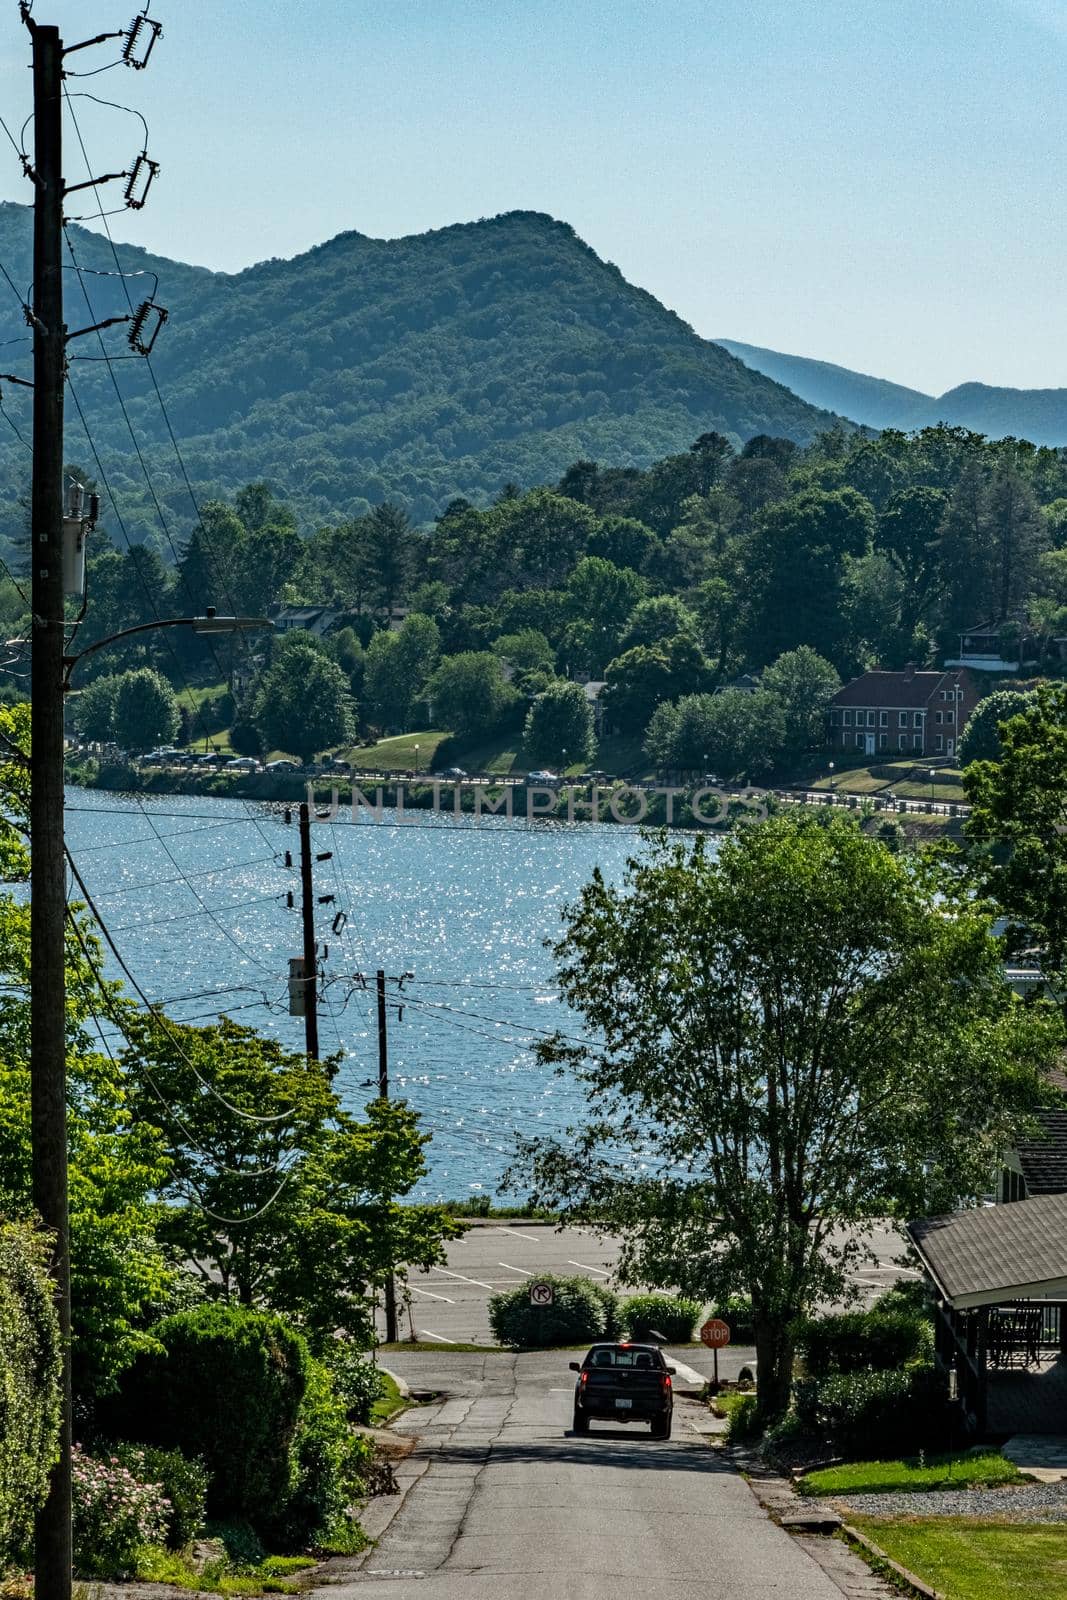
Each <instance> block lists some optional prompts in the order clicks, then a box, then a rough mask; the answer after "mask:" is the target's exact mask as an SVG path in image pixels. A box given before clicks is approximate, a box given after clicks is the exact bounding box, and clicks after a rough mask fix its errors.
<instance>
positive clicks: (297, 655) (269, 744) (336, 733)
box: [253, 632, 355, 763]
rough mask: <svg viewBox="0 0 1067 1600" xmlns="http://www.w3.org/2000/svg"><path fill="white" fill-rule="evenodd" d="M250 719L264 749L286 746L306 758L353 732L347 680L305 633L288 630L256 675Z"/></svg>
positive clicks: (350, 735)
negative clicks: (257, 686)
mask: <svg viewBox="0 0 1067 1600" xmlns="http://www.w3.org/2000/svg"><path fill="white" fill-rule="evenodd" d="M253 718H254V721H255V724H256V727H257V728H258V729H259V735H260V738H261V739H262V741H263V745H264V748H265V749H267V750H287V751H289V752H290V754H292V755H295V756H299V757H300V759H301V761H303V762H305V763H306V762H309V761H311V759H312V758H313V757H314V756H315V755H316V754H317V752H318V751H320V750H328V749H330V748H331V747H332V746H334V745H339V744H345V743H347V742H348V741H349V740H350V739H351V738H352V737H353V734H354V731H355V720H354V706H353V703H352V696H351V694H350V693H349V689H348V679H347V678H346V677H345V674H344V673H343V672H342V670H341V668H340V667H339V666H338V665H337V663H336V661H331V660H330V659H329V658H328V657H327V656H326V655H325V654H324V653H323V651H322V650H320V649H319V648H318V646H317V645H316V644H315V643H314V641H313V640H312V639H311V638H310V637H309V636H308V635H307V634H304V633H297V632H294V633H289V634H286V636H285V638H284V639H283V640H282V641H281V643H280V644H279V645H278V647H277V649H276V650H275V653H274V660H273V662H272V663H271V665H270V666H269V667H268V669H267V671H266V672H265V673H264V674H263V677H262V678H261V679H260V684H259V689H258V690H257V692H256V698H255V702H254V706H253Z"/></svg>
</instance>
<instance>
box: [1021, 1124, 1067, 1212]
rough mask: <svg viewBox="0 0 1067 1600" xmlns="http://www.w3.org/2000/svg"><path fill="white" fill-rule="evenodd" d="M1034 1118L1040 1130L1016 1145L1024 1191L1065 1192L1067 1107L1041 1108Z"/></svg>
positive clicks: (1029, 1192)
mask: <svg viewBox="0 0 1067 1600" xmlns="http://www.w3.org/2000/svg"><path fill="white" fill-rule="evenodd" d="M1036 1120H1037V1121H1038V1122H1039V1123H1040V1125H1041V1132H1040V1134H1035V1136H1034V1137H1033V1138H1032V1139H1020V1140H1019V1143H1018V1144H1017V1145H1016V1147H1015V1148H1016V1153H1017V1155H1018V1157H1019V1165H1020V1166H1021V1167H1022V1169H1023V1177H1024V1178H1025V1179H1026V1188H1027V1192H1028V1194H1030V1195H1031V1196H1033V1195H1039V1194H1067V1111H1041V1112H1039V1113H1038V1115H1037V1118H1036Z"/></svg>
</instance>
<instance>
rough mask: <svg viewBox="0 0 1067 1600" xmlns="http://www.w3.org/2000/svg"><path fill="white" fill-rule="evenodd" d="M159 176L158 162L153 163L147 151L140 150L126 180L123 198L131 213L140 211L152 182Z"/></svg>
mask: <svg viewBox="0 0 1067 1600" xmlns="http://www.w3.org/2000/svg"><path fill="white" fill-rule="evenodd" d="M158 174H159V162H158V161H153V160H152V158H151V156H150V155H149V154H148V151H147V150H142V151H141V153H140V155H139V156H138V157H137V160H136V161H135V162H134V164H133V166H132V167H131V168H130V172H129V176H128V177H127V179H126V188H125V190H124V191H123V198H124V199H125V201H126V204H127V206H128V207H129V209H130V210H131V211H140V210H141V208H142V207H143V205H144V203H145V201H146V200H147V199H148V191H149V189H151V187H152V181H153V179H154V178H156V177H157V176H158Z"/></svg>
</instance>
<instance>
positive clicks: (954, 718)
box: [830, 665, 979, 758]
mask: <svg viewBox="0 0 1067 1600" xmlns="http://www.w3.org/2000/svg"><path fill="white" fill-rule="evenodd" d="M978 700H979V693H978V687H977V685H976V683H975V681H974V679H973V678H972V676H971V674H970V672H969V671H968V670H967V668H965V667H957V668H954V669H951V670H946V671H940V670H938V669H936V668H935V669H934V670H932V671H929V672H927V671H920V670H919V669H918V668H916V667H915V666H913V665H909V666H907V667H904V668H903V670H902V671H900V672H883V671H881V670H879V669H876V670H874V671H872V672H865V673H863V675H862V676H861V677H859V678H853V679H852V680H851V682H850V683H846V684H845V685H844V686H843V687H842V688H840V689H839V690H838V691H837V693H836V694H835V695H834V697H833V699H832V700H831V702H830V744H831V746H832V748H833V749H835V750H841V751H844V752H847V753H848V754H849V755H852V756H855V755H864V756H876V755H885V756H886V757H887V758H888V757H889V756H891V755H913V756H919V757H924V758H928V757H930V756H954V755H955V754H956V751H957V749H958V747H959V741H960V735H961V734H962V732H963V730H964V728H965V727H966V726H967V720H968V718H969V717H970V715H971V712H972V711H973V710H974V708H975V706H976V705H977V704H978Z"/></svg>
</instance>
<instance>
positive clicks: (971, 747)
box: [958, 689, 1036, 767]
mask: <svg viewBox="0 0 1067 1600" xmlns="http://www.w3.org/2000/svg"><path fill="white" fill-rule="evenodd" d="M1034 705H1036V697H1035V694H1034V691H1033V690H1030V689H996V690H994V692H993V693H992V694H987V695H986V697H985V699H984V700H980V701H979V703H978V705H977V706H976V707H975V709H974V710H973V711H972V712H971V714H970V716H969V717H968V719H967V726H966V727H965V728H964V730H963V734H962V736H961V738H960V746H959V752H958V754H959V763H960V766H961V767H969V766H970V765H971V763H972V762H973V761H999V760H1000V758H1001V755H1002V753H1003V752H1002V750H1001V744H1000V725H1001V723H1003V722H1008V721H1010V719H1011V718H1012V717H1017V716H1018V715H1019V714H1020V712H1023V711H1028V710H1029V709H1030V707H1031V706H1034Z"/></svg>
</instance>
